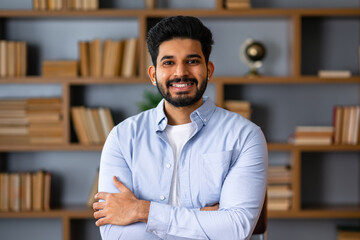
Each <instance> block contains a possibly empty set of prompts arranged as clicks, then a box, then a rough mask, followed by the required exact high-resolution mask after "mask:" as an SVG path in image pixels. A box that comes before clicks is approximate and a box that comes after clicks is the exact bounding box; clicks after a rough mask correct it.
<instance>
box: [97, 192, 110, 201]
mask: <svg viewBox="0 0 360 240" xmlns="http://www.w3.org/2000/svg"><path fill="white" fill-rule="evenodd" d="M108 194H109V193H105V192H98V193H97V194H95V197H94V198H95V200H100V199H102V200H105V199H106V196H107V195H108Z"/></svg>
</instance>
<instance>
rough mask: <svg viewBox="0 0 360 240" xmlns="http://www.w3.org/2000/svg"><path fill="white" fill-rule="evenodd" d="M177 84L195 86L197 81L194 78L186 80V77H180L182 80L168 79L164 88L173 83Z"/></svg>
mask: <svg viewBox="0 0 360 240" xmlns="http://www.w3.org/2000/svg"><path fill="white" fill-rule="evenodd" d="M179 82H184V83H188V82H190V83H194V84H195V85H197V84H198V80H197V79H196V78H188V77H182V78H174V79H170V80H169V81H168V82H167V83H166V86H167V87H170V84H173V83H179Z"/></svg>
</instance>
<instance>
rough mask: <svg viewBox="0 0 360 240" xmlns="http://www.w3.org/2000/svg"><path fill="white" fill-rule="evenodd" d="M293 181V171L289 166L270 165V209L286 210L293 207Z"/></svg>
mask: <svg viewBox="0 0 360 240" xmlns="http://www.w3.org/2000/svg"><path fill="white" fill-rule="evenodd" d="M291 181H292V172H291V168H290V167H289V166H287V165H280V166H269V167H268V186H267V196H268V201H267V204H268V205H267V207H268V210H274V211H279V210H281V211H282V210H283V211H285V210H289V209H290V208H291V205H292V204H291V203H292V197H293V192H292V189H291V186H292V185H291Z"/></svg>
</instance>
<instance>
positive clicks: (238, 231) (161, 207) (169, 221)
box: [147, 131, 267, 240]
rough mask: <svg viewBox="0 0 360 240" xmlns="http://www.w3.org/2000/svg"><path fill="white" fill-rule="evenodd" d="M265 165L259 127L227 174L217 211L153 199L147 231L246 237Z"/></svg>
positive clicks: (161, 234) (255, 216)
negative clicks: (154, 200) (180, 205)
mask: <svg viewBox="0 0 360 240" xmlns="http://www.w3.org/2000/svg"><path fill="white" fill-rule="evenodd" d="M266 169H267V150H266V142H265V139H264V137H263V135H262V133H261V132H260V131H258V133H257V134H256V135H255V136H254V137H253V138H252V139H251V140H250V141H249V142H248V143H247V146H246V149H244V150H243V151H242V153H241V154H240V155H239V157H238V159H237V161H236V162H235V164H234V165H233V166H232V167H231V170H230V171H229V173H228V175H227V176H226V179H225V181H224V184H223V187H222V191H221V197H220V209H219V210H218V211H194V210H190V209H187V208H181V207H173V206H169V205H165V204H161V203H156V202H152V203H151V207H150V213H149V220H148V223H147V231H149V232H152V233H154V234H156V235H158V236H159V237H160V238H162V239H212V240H213V239H214V240H216V239H228V240H232V239H234V240H235V239H236V240H239V239H249V238H250V236H251V233H252V231H253V228H254V226H255V224H256V221H257V219H258V217H259V214H260V211H261V207H262V204H263V201H264V196H265V189H266Z"/></svg>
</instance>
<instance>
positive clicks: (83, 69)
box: [79, 41, 90, 77]
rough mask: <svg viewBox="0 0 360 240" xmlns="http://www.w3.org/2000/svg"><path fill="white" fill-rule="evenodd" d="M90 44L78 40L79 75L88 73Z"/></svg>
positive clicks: (83, 75)
mask: <svg viewBox="0 0 360 240" xmlns="http://www.w3.org/2000/svg"><path fill="white" fill-rule="evenodd" d="M89 51H90V46H89V43H88V42H85V41H80V42H79V59H80V76H82V77H88V76H90V74H89V67H90V63H89V58H90V56H89V55H90V53H89Z"/></svg>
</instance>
